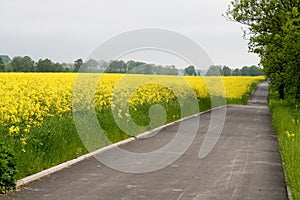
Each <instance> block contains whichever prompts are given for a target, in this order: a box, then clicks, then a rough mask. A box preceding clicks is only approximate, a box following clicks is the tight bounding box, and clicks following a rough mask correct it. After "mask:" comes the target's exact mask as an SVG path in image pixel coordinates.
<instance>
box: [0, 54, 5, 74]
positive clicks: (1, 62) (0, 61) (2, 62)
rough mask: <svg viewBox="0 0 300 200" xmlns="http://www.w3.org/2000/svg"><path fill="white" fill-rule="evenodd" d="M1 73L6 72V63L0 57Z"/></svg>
mask: <svg viewBox="0 0 300 200" xmlns="http://www.w3.org/2000/svg"><path fill="white" fill-rule="evenodd" d="M0 72H5V65H4V61H3V60H2V58H1V57H0Z"/></svg>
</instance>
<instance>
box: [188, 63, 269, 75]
mask: <svg viewBox="0 0 300 200" xmlns="http://www.w3.org/2000/svg"><path fill="white" fill-rule="evenodd" d="M263 74H264V73H263V71H262V69H261V68H259V67H257V66H255V65H252V66H250V67H248V66H244V67H243V68H242V69H238V68H237V69H231V68H230V67H228V66H222V65H212V66H210V67H209V68H208V70H207V71H205V70H202V71H201V70H196V69H195V67H194V66H192V65H190V66H188V67H186V68H184V70H183V75H185V76H260V75H263Z"/></svg>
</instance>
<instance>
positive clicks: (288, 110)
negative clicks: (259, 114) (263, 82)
mask: <svg viewBox="0 0 300 200" xmlns="http://www.w3.org/2000/svg"><path fill="white" fill-rule="evenodd" d="M275 96H276V95H275V94H272V95H270V108H271V111H272V123H273V127H274V128H275V130H276V133H277V136H278V142H279V147H280V153H281V156H282V159H283V163H284V165H283V167H284V172H285V178H286V181H287V185H288V187H289V188H290V190H291V192H292V196H293V199H294V200H299V199H300V159H299V155H300V112H299V106H298V105H295V104H294V105H293V104H290V102H288V101H278V100H277V99H276V98H275Z"/></svg>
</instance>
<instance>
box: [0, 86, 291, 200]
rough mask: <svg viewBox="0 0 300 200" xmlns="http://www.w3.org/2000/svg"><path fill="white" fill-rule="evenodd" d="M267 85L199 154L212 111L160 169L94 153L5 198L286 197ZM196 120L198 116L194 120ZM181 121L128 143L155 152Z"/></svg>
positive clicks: (230, 113) (230, 110)
mask: <svg viewBox="0 0 300 200" xmlns="http://www.w3.org/2000/svg"><path fill="white" fill-rule="evenodd" d="M267 92H268V90H267V85H266V84H265V83H263V84H260V85H259V86H258V87H257V89H256V90H255V92H254V93H253V96H252V97H251V98H250V100H249V104H248V105H245V106H228V107H227V114H226V121H225V125H224V129H223V132H222V134H221V137H220V139H219V141H218V142H217V145H216V146H215V148H214V149H213V151H212V152H211V153H210V154H209V155H208V156H207V157H205V158H204V159H201V160H200V159H199V158H198V152H199V149H200V146H201V144H202V141H203V138H204V134H205V133H206V130H207V129H208V124H209V120H210V113H206V114H203V115H201V118H200V126H199V127H200V128H199V130H198V134H197V136H196V138H195V140H194V142H193V144H192V145H191V146H190V148H189V149H188V150H187V152H186V153H185V154H184V155H183V156H182V157H180V158H179V159H178V160H177V161H176V162H174V163H173V164H172V165H170V166H168V167H166V168H164V169H161V170H159V171H155V172H151V173H144V174H130V173H123V172H119V171H116V170H113V169H110V168H108V167H106V166H104V165H103V164H101V163H99V162H98V161H97V160H96V159H95V158H91V159H88V160H85V161H83V162H80V163H78V164H75V165H74V166H72V167H70V168H68V169H65V170H62V171H59V172H57V173H54V174H52V175H51V176H49V177H46V178H43V179H42V180H40V181H38V182H34V183H31V184H29V185H27V186H24V187H22V188H21V189H19V191H16V192H12V193H10V194H9V195H6V196H2V198H0V199H17V200H34V199H48V200H50V199H51V200H54V199H59V200H60V199H62V200H71V199H72V200H84V199H88V200H99V199H105V200H110V199H124V200H135V199H151V200H152V199H153V200H156V199H158V200H160V199H163V200H165V199H166V200H169V199H175V200H179V199H180V200H187V199H201V200H202V199H203V200H207V199H220V200H226V199H255V200H260V199H262V200H269V199H270V200H276V199H278V200H285V199H287V193H286V189H285V183H284V179H283V173H282V165H281V158H280V155H279V153H278V147H277V139H276V137H275V135H274V131H273V129H272V127H271V118H270V111H269V108H268V107H267ZM189 120H190V122H191V123H193V120H195V119H193V118H191V119H189ZM177 128H178V125H173V126H169V127H167V128H165V129H163V131H161V132H160V133H159V134H157V135H156V136H154V137H151V138H148V139H139V140H137V141H134V142H131V143H128V144H126V145H124V146H123V147H122V148H124V149H126V150H128V151H134V152H142V151H149V150H153V149H156V148H159V147H161V146H163V145H164V144H166V143H168V142H169V141H170V139H172V137H173V136H174V134H175V133H176V130H177Z"/></svg>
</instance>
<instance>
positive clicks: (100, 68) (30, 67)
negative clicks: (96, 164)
mask: <svg viewBox="0 0 300 200" xmlns="http://www.w3.org/2000/svg"><path fill="white" fill-rule="evenodd" d="M5 61H6V62H5ZM5 61H4V60H3V59H2V58H1V57H0V72H88V73H94V72H100V73H128V74H156V75H184V76H205V75H206V76H219V75H221V76H258V75H263V72H262V70H261V69H260V68H259V67H257V66H255V65H253V66H250V67H248V66H244V67H243V68H242V69H231V68H230V67H228V66H222V65H212V66H210V67H209V69H208V70H207V71H203V70H202V71H201V70H197V69H195V67H194V66H192V65H190V66H187V67H186V68H184V69H180V70H178V69H177V68H176V67H175V65H166V66H162V65H156V64H149V63H145V62H140V61H134V60H129V61H127V62H125V61H123V60H111V61H105V60H99V61H97V60H95V59H89V60H87V61H86V62H84V61H83V60H82V59H81V58H79V59H77V60H75V62H74V63H69V64H68V63H58V62H56V63H55V62H52V61H51V60H50V59H48V58H46V59H39V60H38V61H37V62H35V61H34V60H32V59H31V58H30V57H29V56H16V57H14V58H13V59H12V60H10V61H9V62H7V59H6V60H5Z"/></svg>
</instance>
